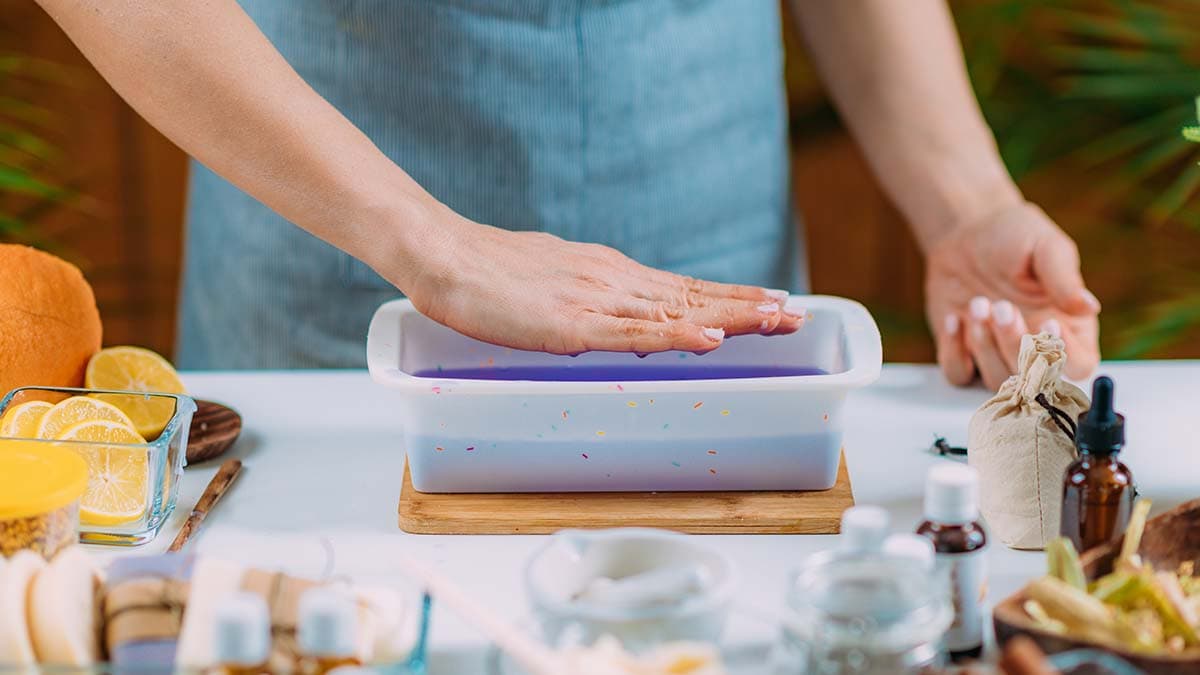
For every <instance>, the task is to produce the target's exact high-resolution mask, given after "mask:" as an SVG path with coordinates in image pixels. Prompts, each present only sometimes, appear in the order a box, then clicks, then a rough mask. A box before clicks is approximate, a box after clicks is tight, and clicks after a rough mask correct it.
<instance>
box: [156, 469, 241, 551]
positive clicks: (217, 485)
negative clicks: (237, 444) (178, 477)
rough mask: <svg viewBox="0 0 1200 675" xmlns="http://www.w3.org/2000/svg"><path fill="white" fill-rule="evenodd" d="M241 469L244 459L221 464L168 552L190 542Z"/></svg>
mask: <svg viewBox="0 0 1200 675" xmlns="http://www.w3.org/2000/svg"><path fill="white" fill-rule="evenodd" d="M241 471H242V461H241V460H240V459H227V460H225V461H224V462H223V463H222V464H221V468H220V469H217V475H215V476H213V479H212V480H211V481H209V482H208V487H206V488H204V494H202V495H200V501H198V502H196V508H194V509H192V515H190V516H188V519H187V520H186V521H184V523H183V527H182V528H180V530H179V534H178V535H177V536H176V537H175V541H173V542H171V546H170V548H168V549H167V552H168V553H174V552H175V551H178V550H179V549H181V548H183V547H184V545H186V544H187V543H188V540H189V539H191V538H192V535H194V534H195V533H196V531H197V530H199V529H200V524H201V523H203V522H204V519H205V518H207V517H208V514H209V512H210V511H212V509H213V507H214V506H216V505H217V502H218V501H220V499H221V497H222V496H224V495H225V492H226V491H228V490H229V486H230V485H231V484H233V479H235V478H237V476H238V474H239V473H241Z"/></svg>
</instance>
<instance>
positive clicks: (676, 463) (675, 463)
mask: <svg viewBox="0 0 1200 675" xmlns="http://www.w3.org/2000/svg"><path fill="white" fill-rule="evenodd" d="M671 466H673V467H675V468H676V469H678V468H679V462H671Z"/></svg>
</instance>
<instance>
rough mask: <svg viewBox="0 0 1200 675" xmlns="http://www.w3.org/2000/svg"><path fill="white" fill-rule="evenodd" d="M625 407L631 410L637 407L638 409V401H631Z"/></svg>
mask: <svg viewBox="0 0 1200 675" xmlns="http://www.w3.org/2000/svg"><path fill="white" fill-rule="evenodd" d="M625 405H627V406H629V407H630V408H636V407H637V401H629V402H628V403H626V404H625Z"/></svg>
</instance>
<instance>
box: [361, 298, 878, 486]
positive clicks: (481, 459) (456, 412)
mask: <svg viewBox="0 0 1200 675" xmlns="http://www.w3.org/2000/svg"><path fill="white" fill-rule="evenodd" d="M788 306H789V307H790V308H793V309H799V308H804V309H806V310H807V311H808V313H809V318H808V320H807V321H806V322H805V325H804V326H803V327H802V328H801V329H800V330H799V331H798V332H796V333H794V334H792V335H785V336H773V337H763V336H759V335H751V336H742V337H736V338H730V339H728V340H727V341H726V343H725V344H724V345H722V346H721V347H720V348H718V349H716V350H715V351H713V352H712V353H710V354H707V355H705V356H696V355H694V354H686V353H681V352H668V353H661V354H651V355H649V356H647V357H645V358H638V357H637V356H635V355H634V354H627V353H607V352H590V353H586V354H581V355H579V356H578V357H567V356H556V355H551V354H543V353H536V352H524V351H518V350H513V349H507V348H503V347H497V346H495V345H491V344H487V343H483V342H480V341H477V340H473V339H470V338H468V337H465V336H463V335H460V334H458V333H456V332H454V331H452V330H450V329H448V328H446V327H444V326H442V325H440V324H438V323H436V322H434V321H432V320H431V319H428V318H426V317H425V316H423V315H421V314H420V313H418V312H417V311H416V310H415V309H414V308H413V306H412V304H411V303H410V302H408V301H407V300H397V301H394V302H389V303H387V304H384V305H383V306H382V307H380V308H379V310H378V311H377V312H376V313H375V317H374V319H373V320H372V322H371V328H370V332H369V334H368V337H367V362H368V366H369V368H370V372H371V377H372V378H373V379H374V381H375V382H377V383H379V384H380V385H383V387H384V388H385V389H386V390H387V391H388V395H390V396H392V397H393V399H394V400H395V406H396V412H397V416H396V420H397V424H398V426H401V427H403V435H404V444H405V447H406V449H407V452H408V462H409V468H410V470H411V473H412V481H413V486H414V487H415V488H416V489H417V490H420V491H422V492H562V491H566V492H570V491H652V490H663V491H666V490H823V489H828V488H830V487H832V486H833V484H834V482H835V480H836V477H837V468H838V456H839V450H840V449H841V443H842V428H843V419H842V408H843V402H844V400H845V397H846V395H847V394H848V393H849V392H850V391H851V390H853V389H857V388H860V387H864V386H866V385H868V384H870V383H871V382H873V381H874V380H875V379H876V378H877V377H878V376H879V371H880V366H881V361H882V349H881V345H880V339H879V329H878V328H877V327H876V325H875V322H874V320H873V319H872V318H871V315H870V314H869V313H868V312H867V311H866V309H865V308H863V306H862V305H859V304H858V303H855V302H851V301H849V300H844V299H841V298H833V297H826V296H793V297H792V298H791V299H790V300H789V301H788ZM799 373H804V374H799ZM814 373H815V374H814Z"/></svg>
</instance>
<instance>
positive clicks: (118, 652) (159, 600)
mask: <svg viewBox="0 0 1200 675" xmlns="http://www.w3.org/2000/svg"><path fill="white" fill-rule="evenodd" d="M194 565H195V558H194V557H193V556H191V555H181V554H174V553H168V554H165V555H156V556H144V557H133V558H118V559H117V560H115V561H113V563H112V565H111V567H109V574H108V585H107V590H106V593H105V603H104V616H105V618H106V626H105V643H106V644H107V646H108V653H109V656H110V658H111V660H112V662H113V663H114V664H117V665H130V664H137V665H138V671H139V672H142V671H144V670H149V671H157V670H158V669H160V668H161V669H162V672H171V671H172V670H173V669H174V664H175V652H176V645H177V642H178V640H179V632H180V630H181V628H182V625H181V622H182V615H183V610H184V606H185V605H186V600H187V595H188V580H189V579H190V578H191V576H192V568H193V566H194Z"/></svg>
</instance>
